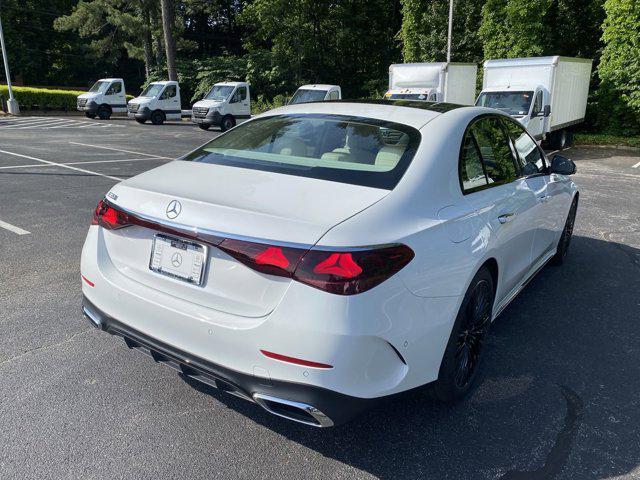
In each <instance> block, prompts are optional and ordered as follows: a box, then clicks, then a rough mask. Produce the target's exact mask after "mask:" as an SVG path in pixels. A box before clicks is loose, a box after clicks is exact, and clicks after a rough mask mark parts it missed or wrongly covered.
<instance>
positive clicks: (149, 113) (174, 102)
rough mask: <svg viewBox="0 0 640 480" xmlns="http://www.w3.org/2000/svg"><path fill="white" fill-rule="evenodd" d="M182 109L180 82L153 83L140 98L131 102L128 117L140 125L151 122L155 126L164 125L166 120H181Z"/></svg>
mask: <svg viewBox="0 0 640 480" xmlns="http://www.w3.org/2000/svg"><path fill="white" fill-rule="evenodd" d="M180 107H181V101H180V85H178V82H175V81H172V80H169V81H164V82H151V83H150V84H149V85H147V88H145V89H144V90H143V91H142V93H141V94H140V95H139V96H137V97H136V98H134V99H132V100H130V101H129V104H128V112H129V113H128V115H129V118H135V120H136V122H138V123H145V122H146V121H147V120H151V123H153V124H154V125H162V124H163V123H164V122H165V121H166V120H180V118H181V112H182V111H181V109H180Z"/></svg>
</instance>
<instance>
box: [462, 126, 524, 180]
mask: <svg viewBox="0 0 640 480" xmlns="http://www.w3.org/2000/svg"><path fill="white" fill-rule="evenodd" d="M471 133H472V134H473V137H474V138H475V141H476V144H477V145H478V149H479V150H480V155H481V156H482V162H483V164H484V169H485V172H486V174H487V180H488V182H489V184H495V185H501V184H504V183H509V182H512V181H514V180H515V179H516V178H517V176H518V171H517V168H516V164H515V160H514V158H513V154H512V153H511V146H510V142H509V138H508V137H507V134H506V132H505V130H504V129H503V127H502V123H501V121H500V119H499V118H496V117H485V118H482V119H480V120H478V121H476V122H475V123H474V124H473V125H472V127H471Z"/></svg>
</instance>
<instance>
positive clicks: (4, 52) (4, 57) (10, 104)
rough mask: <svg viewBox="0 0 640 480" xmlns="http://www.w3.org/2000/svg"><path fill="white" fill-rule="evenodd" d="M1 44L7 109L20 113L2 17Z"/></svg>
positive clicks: (14, 113) (13, 113) (16, 113)
mask: <svg viewBox="0 0 640 480" xmlns="http://www.w3.org/2000/svg"><path fill="white" fill-rule="evenodd" d="M0 46H2V60H4V73H5V74H6V76H7V88H8V89H9V101H8V102H7V110H8V112H9V113H10V114H12V115H18V114H19V113H20V107H18V102H17V101H16V99H15V98H13V89H12V88H11V74H10V73H9V60H7V47H6V46H5V44H4V34H3V33H2V19H1V18H0Z"/></svg>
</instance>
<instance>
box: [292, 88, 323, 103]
mask: <svg viewBox="0 0 640 480" xmlns="http://www.w3.org/2000/svg"><path fill="white" fill-rule="evenodd" d="M326 96H327V91H326V90H310V89H306V88H305V89H302V88H299V89H298V91H297V92H296V93H295V94H294V95H293V97H291V100H290V101H289V105H293V104H296V103H307V102H321V101H322V100H324V97H326Z"/></svg>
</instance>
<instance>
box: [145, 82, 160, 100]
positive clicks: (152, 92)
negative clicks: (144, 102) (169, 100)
mask: <svg viewBox="0 0 640 480" xmlns="http://www.w3.org/2000/svg"><path fill="white" fill-rule="evenodd" d="M162 88H163V85H160V84H159V83H150V84H149V85H147V88H145V89H144V90H143V91H142V93H141V94H140V96H141V97H157V96H158V95H160V92H161V91H162Z"/></svg>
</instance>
